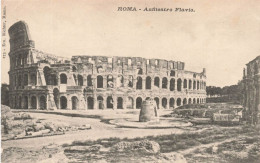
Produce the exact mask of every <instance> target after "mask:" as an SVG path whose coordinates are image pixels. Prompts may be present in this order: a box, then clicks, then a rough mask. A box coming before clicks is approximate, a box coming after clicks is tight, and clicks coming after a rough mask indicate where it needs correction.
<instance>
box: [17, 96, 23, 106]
mask: <svg viewBox="0 0 260 163" xmlns="http://www.w3.org/2000/svg"><path fill="white" fill-rule="evenodd" d="M18 101H19V103H18V104H19V106H18V107H19V109H22V97H21V96H19V97H18Z"/></svg>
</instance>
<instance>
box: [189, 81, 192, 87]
mask: <svg viewBox="0 0 260 163" xmlns="http://www.w3.org/2000/svg"><path fill="white" fill-rule="evenodd" d="M191 86H192V81H191V80H189V89H191Z"/></svg>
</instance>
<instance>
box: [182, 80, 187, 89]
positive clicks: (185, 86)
mask: <svg viewBox="0 0 260 163" xmlns="http://www.w3.org/2000/svg"><path fill="white" fill-rule="evenodd" d="M183 87H184V88H187V80H186V79H184V84H183Z"/></svg>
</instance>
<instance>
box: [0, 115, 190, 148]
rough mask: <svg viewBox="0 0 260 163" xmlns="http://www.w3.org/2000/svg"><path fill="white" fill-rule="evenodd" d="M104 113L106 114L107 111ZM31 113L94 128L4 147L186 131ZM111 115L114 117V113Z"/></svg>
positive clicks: (3, 145) (39, 145)
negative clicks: (120, 125)
mask: <svg viewBox="0 0 260 163" xmlns="http://www.w3.org/2000/svg"><path fill="white" fill-rule="evenodd" d="M103 113H104V114H106V113H105V112H103ZM30 114H31V115H32V116H33V117H36V118H39V119H51V120H53V121H63V122H67V123H69V124H77V125H84V124H90V125H91V127H92V129H91V130H81V131H72V132H68V133H66V134H64V135H57V136H47V137H37V138H29V139H19V140H9V141H3V142H2V148H3V149H5V148H8V147H22V148H24V147H28V148H41V147H42V146H45V145H49V144H51V143H55V144H58V145H62V144H64V143H71V142H73V141H76V140H81V141H84V140H97V139H99V138H109V137H118V138H125V137H128V138H134V137H144V136H148V135H163V134H171V133H176V134H180V133H183V132H184V131H185V130H183V129H177V128H171V129H133V128H117V127H116V126H115V125H111V124H106V123H104V122H100V121H101V120H100V119H94V118H86V117H69V116H64V115H56V114H45V113H30ZM108 114H109V113H108ZM113 114H115V113H113ZM109 116H111V117H113V115H112V113H111V115H109ZM117 116H118V115H117Z"/></svg>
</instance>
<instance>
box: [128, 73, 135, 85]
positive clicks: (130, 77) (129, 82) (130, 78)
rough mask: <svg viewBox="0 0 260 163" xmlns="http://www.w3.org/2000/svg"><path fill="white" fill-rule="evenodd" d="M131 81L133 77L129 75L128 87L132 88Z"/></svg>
mask: <svg viewBox="0 0 260 163" xmlns="http://www.w3.org/2000/svg"><path fill="white" fill-rule="evenodd" d="M133 80H134V78H133V76H131V75H130V76H129V77H128V87H130V88H133Z"/></svg>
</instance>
